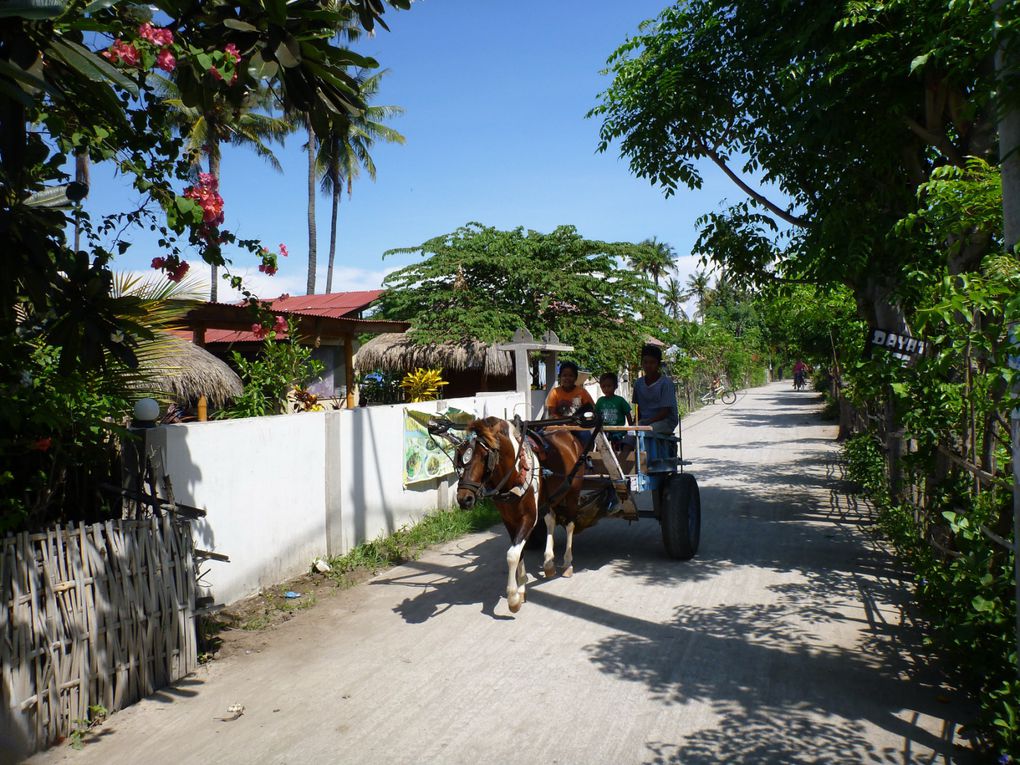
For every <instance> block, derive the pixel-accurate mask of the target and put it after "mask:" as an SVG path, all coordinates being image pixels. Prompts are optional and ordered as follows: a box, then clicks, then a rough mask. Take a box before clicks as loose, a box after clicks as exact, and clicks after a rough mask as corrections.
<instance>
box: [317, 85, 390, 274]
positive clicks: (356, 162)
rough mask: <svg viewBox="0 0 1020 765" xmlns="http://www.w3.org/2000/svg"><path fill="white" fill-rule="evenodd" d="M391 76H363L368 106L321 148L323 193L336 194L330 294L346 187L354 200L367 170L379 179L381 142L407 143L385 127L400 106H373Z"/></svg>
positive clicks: (330, 135) (370, 175)
mask: <svg viewBox="0 0 1020 765" xmlns="http://www.w3.org/2000/svg"><path fill="white" fill-rule="evenodd" d="M388 73H389V70H388V69H384V70H382V71H381V72H377V73H376V74H373V75H371V76H368V77H365V76H363V73H359V76H358V81H359V83H360V85H361V88H360V91H361V97H362V98H363V99H364V100H365V103H366V104H368V106H367V108H366V109H365V110H364V111H363V112H362V113H361V114H360V115H358V116H356V117H353V118H352V119H351V121H350V123H349V124H348V125H347V130H346V132H345V131H344V130H343V129H342V128H341V129H340V130H337V131H334V132H331V133H330V134H329V136H328V137H327V138H326V140H324V141H323V142H322V143H321V144H320V146H319V156H318V168H319V172H320V173H322V190H323V191H324V192H328V193H330V194H331V195H332V214H331V216H330V223H329V260H328V266H327V268H326V292H330V291H331V290H332V288H333V260H334V257H335V255H336V232H337V216H338V214H339V211H340V198H341V195H342V192H343V190H344V187H345V186H346V190H347V196H348V198H350V196H351V193H352V191H353V186H354V181H355V180H356V179H357V178H358V176H360V175H361V171H362V170H364V171H365V172H366V173H367V174H368V177H369V178H371V179H372V180H373V181H374V180H375V172H376V168H375V162H374V161H373V160H372V157H371V155H370V154H369V150H370V149H371V148H372V146H373V144H374V143H375V142H376V141H377V140H382V141H386V142H387V143H400V144H402V143H404V140H405V139H404V136H403V135H401V134H400V133H398V132H397V131H396V130H394V129H393V128H391V127H388V126H387V125H384V124H383V123H382V121H383V120H385V119H388V118H390V117H395V116H397V115H399V114H403V113H404V110H403V109H402V108H401V107H399V106H373V105H371V104H370V103H369V102H370V101H371V100H372V98H373V97H375V96H376V94H378V92H379V82H380V80H381V79H382V78H383V76H385V75H386V74H388Z"/></svg>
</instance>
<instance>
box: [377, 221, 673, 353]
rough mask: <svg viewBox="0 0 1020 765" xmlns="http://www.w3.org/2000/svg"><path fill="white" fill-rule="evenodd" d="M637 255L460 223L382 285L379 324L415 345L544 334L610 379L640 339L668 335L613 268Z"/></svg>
mask: <svg viewBox="0 0 1020 765" xmlns="http://www.w3.org/2000/svg"><path fill="white" fill-rule="evenodd" d="M645 250H646V246H643V245H636V244H628V243H625V242H616V243H609V242H599V241H593V240H589V239H584V238H583V237H582V236H581V235H580V234H578V233H577V231H576V230H575V229H574V228H573V227H571V226H560V227H559V228H557V229H555V230H554V231H552V232H551V233H548V234H542V233H539V232H537V231H525V230H524V229H522V228H517V229H513V230H512V231H500V230H498V229H494V228H491V227H488V226H483V225H481V224H479V223H469V224H468V225H466V226H464V227H463V228H460V229H457V230H456V231H454V232H452V233H450V234H444V235H442V236H438V237H434V238H433V239H430V240H428V241H427V242H424V243H423V244H421V245H419V246H417V247H411V248H406V249H399V250H391V251H390V252H389V253H387V254H393V253H415V254H421V255H424V256H425V260H423V261H422V262H421V263H416V264H412V265H409V266H405V267H404V268H402V269H400V270H399V271H396V272H395V273H392V274H390V275H389V276H388V277H387V278H386V286H387V287H389V288H390V289H389V290H388V292H387V293H386V294H385V295H384V296H383V299H382V315H384V316H385V317H387V318H391V319H401V320H405V321H410V322H411V323H412V324H413V325H414V326H413V329H412V333H413V336H414V337H415V338H417V339H419V340H421V341H423V342H447V341H450V342H461V341H464V340H468V339H472V338H474V339H477V340H482V341H484V342H505V341H507V340H509V339H510V337H511V335H513V333H514V331H515V330H517V329H518V328H520V327H525V328H527V329H528V330H529V331H530V332H531V334H532V335H533V336H535V337H541V335H542V334H544V333H545V332H546V331H548V330H553V331H554V332H556V334H557V335H558V336H559V338H560V339H561V340H562V341H563V342H565V343H569V344H570V345H573V346H574V348H575V351H574V353H573V356H574V358H575V359H576V360H577V361H578V362H579V363H581V364H582V365H583V366H585V367H586V368H589V369H599V370H601V369H619V368H620V367H621V366H622V365H624V364H626V363H631V362H633V360H634V359H635V358H636V357H637V355H638V353H639V351H640V348H641V345H642V343H643V342H644V338H645V337H646V336H648V335H652V336H663V334H664V330H665V329H667V328H669V327H670V326H671V325H672V320H671V319H669V318H668V317H667V316H666V315H665V314H664V313H663V310H662V306H661V305H660V303H659V301H658V300H656V299H655V295H654V286H653V285H652V284H651V282H649V281H648V279H647V278H646V277H645V276H644V275H642V274H640V273H637V272H635V271H632V270H630V269H629V268H627V267H625V266H623V265H621V261H631V260H632V259H635V258H638V257H640V255H641V253H644V251H645Z"/></svg>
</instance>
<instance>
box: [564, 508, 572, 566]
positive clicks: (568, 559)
mask: <svg viewBox="0 0 1020 765" xmlns="http://www.w3.org/2000/svg"><path fill="white" fill-rule="evenodd" d="M573 575H574V522H573V521H571V522H570V523H568V524H567V549H566V550H565V551H564V552H563V576H573Z"/></svg>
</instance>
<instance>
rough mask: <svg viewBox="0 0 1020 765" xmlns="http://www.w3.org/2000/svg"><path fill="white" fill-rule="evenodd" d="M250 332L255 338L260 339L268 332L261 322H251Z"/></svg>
mask: <svg viewBox="0 0 1020 765" xmlns="http://www.w3.org/2000/svg"><path fill="white" fill-rule="evenodd" d="M251 333H252V334H253V335H255V339H257V340H262V339H263V338H264V337H265V336H266V335H267V334H269V332H268V331H267V330H266V328H265V327H263V326H262V325H261V324H252V325H251Z"/></svg>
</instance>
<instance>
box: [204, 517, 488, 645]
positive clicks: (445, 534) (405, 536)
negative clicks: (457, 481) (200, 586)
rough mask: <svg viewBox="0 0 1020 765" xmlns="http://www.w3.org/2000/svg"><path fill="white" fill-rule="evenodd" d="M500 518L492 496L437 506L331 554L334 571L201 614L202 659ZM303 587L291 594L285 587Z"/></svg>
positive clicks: (328, 560)
mask: <svg viewBox="0 0 1020 765" xmlns="http://www.w3.org/2000/svg"><path fill="white" fill-rule="evenodd" d="M498 522H499V512H498V511H497V510H496V508H495V507H493V506H492V504H491V503H490V502H482V503H481V504H479V505H478V506H476V507H475V508H473V509H471V510H464V511H462V510H437V511H435V512H432V513H429V514H427V515H425V516H424V517H422V518H421V520H419V521H417V522H416V523H412V524H408V525H406V526H402V527H400V528H399V529H397V530H396V531H394V532H393V533H392V534H390V535H389V536H380V537H378V538H377V539H373V540H371V541H369V542H364V543H362V544H360V545H358V546H357V547H355V548H354V549H353V550H351V551H349V552H348V553H346V554H345V555H339V556H335V557H332V558H329V559H327V562H328V563H329V565H330V568H331V571H329V572H327V573H325V574H320V573H318V572H317V571H315V570H314V569H313V570H312V572H311V573H308V574H305V575H304V576H301V577H299V578H297V579H293V580H291V581H289V582H286V583H283V584H280V585H277V586H275V587H270V588H268V589H266V590H264V591H263V592H261V593H260V594H259V595H256V596H255V597H253V598H249V599H248V600H245V601H242V602H240V603H235V604H233V605H231V606H230V607H229V608H228V609H224V610H223V611H221V612H220V613H219V614H217V615H216V616H212V617H204V618H202V619H200V620H199V627H198V632H199V634H198V637H199V662H200V663H205V662H207V661H210V660H212V659H214V658H216V657H217V656H219V655H221V653H222V649H227V652H228V653H229V652H230V646H229V645H227V644H229V643H230V642H232V640H233V639H232V638H231V637H230V636H229V635H230V633H231V632H234V633H235V635H236V634H243V633H253V632H262V631H264V630H267V629H270V628H271V627H273V626H274V625H276V624H278V623H280V622H284V621H287V620H288V619H290V618H292V617H293V616H294V615H295V613H297V612H298V611H303V610H305V609H309V608H312V607H313V606H315V604H316V603H317V602H318V601H319V599H321V598H323V597H328V596H329V595H330V594H332V593H334V592H339V591H340V590H345V589H347V588H349V587H353V586H354V585H356V584H358V583H360V582H363V581H365V580H366V579H368V578H369V577H370V576H372V575H374V574H376V573H378V572H379V571H381V570H383V569H385V568H389V567H391V566H396V565H399V564H401V563H404V562H406V561H410V560H416V559H418V558H419V557H421V555H422V553H424V552H425V551H426V550H427V549H428V548H430V547H432V546H433V545H438V544H442V543H443V542H449V541H450V540H453V539H457V538H458V537H462V536H464V535H465V534H469V533H471V532H473V531H483V530H484V529H488V528H490V527H492V526H493V525H495V524H496V523H498ZM288 591H294V592H299V593H301V595H300V597H297V598H288V597H287V596H286V593H287V592H288Z"/></svg>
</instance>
